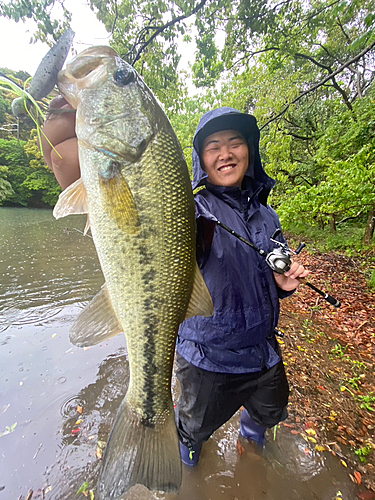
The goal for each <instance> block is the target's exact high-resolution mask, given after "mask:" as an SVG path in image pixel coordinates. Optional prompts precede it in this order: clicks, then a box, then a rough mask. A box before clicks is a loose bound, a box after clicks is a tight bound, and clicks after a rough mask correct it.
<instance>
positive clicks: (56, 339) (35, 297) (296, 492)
mask: <svg viewBox="0 0 375 500" xmlns="http://www.w3.org/2000/svg"><path fill="white" fill-rule="evenodd" d="M84 225H85V220H84V218H81V217H77V216H72V217H69V218H66V219H62V220H60V221H55V220H54V219H53V217H52V213H51V212H50V211H45V210H30V209H8V208H0V227H1V235H2V238H1V240H0V276H1V281H0V433H1V432H3V431H4V430H5V428H6V427H7V426H8V427H10V426H12V425H13V424H14V423H16V422H17V426H16V427H15V429H14V431H13V432H11V433H9V434H7V435H3V436H1V435H0V500H15V499H18V498H22V499H25V498H26V497H27V496H28V495H29V494H30V493H29V492H31V491H32V492H33V493H32V496H31V497H30V498H31V499H32V500H34V499H37V498H40V499H41V498H46V499H47V500H70V499H71V500H73V499H75V498H84V497H82V496H81V497H76V492H77V490H78V489H79V487H80V486H81V485H82V484H83V483H84V482H86V481H87V482H89V484H90V487H93V488H94V487H95V484H96V481H97V477H98V474H99V468H100V454H101V450H102V448H101V446H103V445H104V442H106V441H107V439H108V434H109V431H110V428H111V426H112V424H113V421H114V418H115V415H116V411H117V408H118V407H119V405H120V402H121V400H122V398H123V396H124V394H125V392H126V387H127V385H128V382H129V380H128V378H129V373H128V362H127V354H126V349H125V340H124V337H123V336H121V335H120V336H118V337H117V338H115V339H111V340H110V341H108V342H106V343H103V344H101V345H98V346H95V347H93V348H90V349H88V350H84V349H79V348H77V347H75V346H72V345H71V344H70V343H69V329H70V327H71V325H72V324H73V321H74V318H76V317H77V315H78V314H79V312H80V311H81V310H82V308H83V307H84V305H85V303H86V302H87V301H88V300H89V299H90V298H92V297H93V296H94V295H95V293H96V292H97V291H98V290H99V288H100V287H101V285H102V283H103V278H102V274H101V271H100V268H99V265H98V261H97V258H96V254H95V249H94V245H93V242H92V240H91V239H90V238H88V237H83V236H82V235H81V234H80V232H79V231H77V230H75V229H74V228H77V229H78V230H81V229H83V227H84ZM177 390H178V389H177V386H176V381H175V380H174V382H173V392H174V399H175V400H176V399H177ZM238 427H239V415H236V416H235V417H233V419H232V420H231V421H230V422H228V423H227V424H226V425H225V426H223V427H222V428H221V429H219V430H218V431H217V432H216V433H215V435H214V436H213V437H212V438H211V439H210V440H209V441H208V442H207V443H206V444H205V445H204V447H203V450H202V459H201V462H200V464H199V466H198V467H197V468H194V469H190V468H187V467H184V470H183V484H182V488H181V492H180V494H179V495H178V496H177V495H172V494H156V493H151V492H149V491H148V490H147V489H146V488H144V487H142V486H135V487H134V488H132V489H131V490H130V491H129V492H127V493H126V494H125V495H124V497H123V498H124V500H209V499H212V500H216V499H218V498H221V499H223V500H234V499H237V500H262V499H267V500H294V499H295V500H301V499H304V500H316V499H319V500H331V499H332V498H335V497H336V493H337V491H338V490H340V491H341V492H342V497H343V500H350V499H352V498H354V497H355V486H354V485H353V484H352V483H351V482H350V480H349V479H348V477H347V473H346V471H345V470H344V468H343V467H342V466H341V465H340V464H339V462H338V461H335V460H334V459H333V458H332V457H330V456H327V457H326V458H325V457H324V456H323V457H322V455H319V454H316V452H315V450H314V448H313V447H310V444H309V443H306V442H304V441H303V442H301V441H300V439H299V436H294V435H291V434H289V433H288V432H286V431H283V430H281V431H278V433H277V439H276V441H273V439H272V435H271V434H272V433H270V436H269V439H268V442H267V447H266V450H265V455H264V457H263V458H262V457H259V456H257V455H254V454H253V453H252V452H251V450H250V449H249V450H247V449H246V448H245V453H243V454H242V455H241V456H239V455H238V452H237V446H236V443H237V435H238ZM98 443H99V445H101V446H98Z"/></svg>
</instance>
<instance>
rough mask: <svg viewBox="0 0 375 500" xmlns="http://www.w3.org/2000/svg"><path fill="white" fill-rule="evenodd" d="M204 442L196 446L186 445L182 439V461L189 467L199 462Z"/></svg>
mask: <svg viewBox="0 0 375 500" xmlns="http://www.w3.org/2000/svg"><path fill="white" fill-rule="evenodd" d="M201 449H202V443H200V444H196V445H195V446H191V447H188V446H185V445H184V444H182V443H181V441H180V452H181V461H182V463H184V464H185V465H188V466H189V467H195V466H196V465H197V464H198V462H199V455H200V454H201Z"/></svg>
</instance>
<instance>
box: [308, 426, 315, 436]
mask: <svg viewBox="0 0 375 500" xmlns="http://www.w3.org/2000/svg"><path fill="white" fill-rule="evenodd" d="M306 434H309V435H310V436H316V432H315V431H314V429H311V428H310V429H306Z"/></svg>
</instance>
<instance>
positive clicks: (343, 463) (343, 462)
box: [340, 460, 348, 467]
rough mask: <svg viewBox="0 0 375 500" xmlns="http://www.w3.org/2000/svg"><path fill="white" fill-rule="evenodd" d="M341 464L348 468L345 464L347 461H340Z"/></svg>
mask: <svg viewBox="0 0 375 500" xmlns="http://www.w3.org/2000/svg"><path fill="white" fill-rule="evenodd" d="M340 462H341V463H342V465H343V466H344V467H347V466H348V464H347V463H346V462H345V460H340Z"/></svg>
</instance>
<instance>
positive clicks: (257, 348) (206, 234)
mask: <svg viewBox="0 0 375 500" xmlns="http://www.w3.org/2000/svg"><path fill="white" fill-rule="evenodd" d="M239 113H240V112H239V111H237V110H235V109H233V108H227V107H224V108H219V109H216V110H213V111H210V112H209V113H206V114H205V115H204V116H203V117H202V119H201V121H200V123H199V125H198V128H197V131H196V135H195V138H194V142H193V145H194V150H193V169H194V180H193V189H195V188H196V187H198V186H201V185H204V186H205V187H206V189H203V190H201V191H200V192H199V193H198V194H197V195H196V196H195V202H196V217H197V230H198V234H197V258H198V264H199V266H200V268H201V272H202V275H203V277H204V279H205V281H206V284H207V286H208V289H209V291H210V293H211V297H212V300H213V304H214V310H215V313H214V316H212V317H209V318H204V317H202V316H195V317H193V318H189V319H187V320H186V321H184V323H183V324H182V325H181V327H180V330H179V338H178V345H177V350H178V352H179V353H180V354H181V356H182V357H183V358H185V359H186V360H187V361H189V362H190V363H192V364H193V365H195V366H198V367H199V368H202V369H204V370H208V371H213V372H221V373H250V372H257V371H261V370H262V369H264V368H271V367H272V366H274V365H276V364H277V363H278V362H279V361H280V357H279V355H278V352H279V348H278V346H277V342H276V339H275V336H274V329H275V327H276V325H277V323H278V318H279V298H283V297H285V296H287V295H290V293H288V292H284V291H283V290H281V289H280V288H278V287H277V285H276V282H275V279H274V276H273V272H272V270H271V269H270V268H269V267H268V265H267V263H266V261H265V259H264V258H263V257H261V256H260V255H259V254H258V253H257V252H256V251H255V250H253V249H252V248H250V247H249V246H247V245H246V244H244V243H243V242H241V241H240V240H239V239H238V238H236V237H234V236H233V235H231V234H230V233H228V232H227V231H225V230H224V229H222V228H221V227H219V226H215V225H214V224H213V223H212V221H210V219H212V217H211V214H212V215H213V216H214V218H215V217H216V218H217V219H218V220H220V221H221V222H223V223H224V224H226V225H227V226H229V227H230V228H231V229H233V230H234V231H236V232H237V233H239V234H240V235H241V236H243V237H244V238H246V239H248V240H250V241H251V242H253V243H254V244H255V245H257V246H258V247H260V248H262V249H264V250H265V251H267V252H269V251H271V250H272V249H273V247H274V245H273V243H272V242H271V241H270V237H271V236H272V234H273V233H274V232H275V230H276V229H279V228H280V221H279V218H278V216H277V214H276V212H275V211H274V210H273V209H272V208H271V207H270V206H269V205H267V197H268V195H269V192H270V191H271V189H272V187H273V186H274V184H275V181H274V180H273V179H271V178H270V177H269V176H268V175H267V174H266V173H265V171H264V169H263V167H262V164H261V160H260V155H259V129H258V126H257V124H256V120H255V118H254V117H252V116H250V115H247V118H246V119H247V123H248V124H249V123H250V125H251V129H252V130H251V135H250V137H249V138H248V139H247V140H248V142H249V144H250V143H252V144H251V145H250V146H251V147H250V150H253V157H254V158H253V162H251V163H252V166H249V169H248V171H247V174H246V176H245V179H244V182H243V185H242V189H240V188H237V187H223V186H214V185H212V184H210V183H208V182H207V174H206V173H205V172H204V170H203V169H202V167H201V164H200V158H199V154H198V153H199V148H200V147H201V144H200V141H199V131H200V130H201V129H202V128H203V126H205V125H206V124H207V123H209V122H210V120H212V119H213V118H217V117H220V116H223V119H225V124H226V125H228V126H225V128H227V129H230V128H232V127H233V128H234V129H236V123H238V120H239V119H240V117H241V115H239ZM242 116H243V115H242ZM231 120H235V121H233V122H232V127H231V126H230V123H231ZM217 122H218V120H216V123H217ZM212 130H213V131H215V130H214V128H213V129H212ZM213 228H214V229H213ZM213 230H214V235H213V239H212V241H211V237H210V232H211V234H212V231H213ZM279 239H280V241H285V240H284V238H283V237H282V235H280V236H279Z"/></svg>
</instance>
